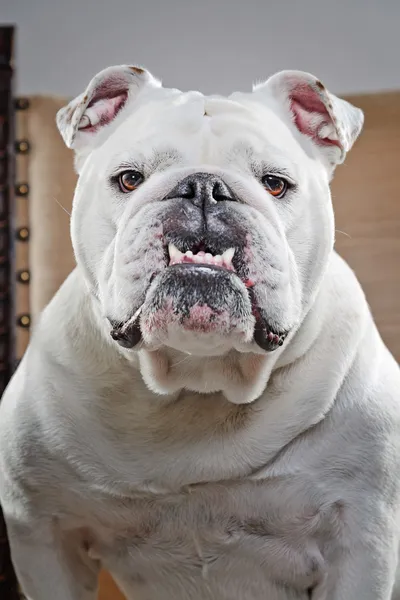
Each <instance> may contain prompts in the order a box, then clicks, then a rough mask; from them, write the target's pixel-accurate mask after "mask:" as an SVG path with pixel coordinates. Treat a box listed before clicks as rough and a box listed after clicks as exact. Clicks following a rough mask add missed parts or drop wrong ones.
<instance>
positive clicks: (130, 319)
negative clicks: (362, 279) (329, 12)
mask: <svg viewBox="0 0 400 600" xmlns="http://www.w3.org/2000/svg"><path fill="white" fill-rule="evenodd" d="M58 124H59V127H60V130H61V132H62V134H63V136H64V139H65V140H66V142H67V144H68V145H69V146H70V147H73V148H74V149H75V150H76V164H77V169H78V172H79V175H80V177H79V182H78V186H77V189H76V195H75V199H74V207H73V214H72V239H73V244H74V249H75V253H76V257H77V261H78V264H79V266H80V267H81V269H83V271H84V273H85V275H86V279H87V281H88V282H89V285H90V288H91V290H92V292H93V294H94V295H95V296H96V297H97V299H98V301H99V303H100V306H101V311H102V314H103V316H104V317H105V318H106V319H108V321H109V323H110V331H111V335H112V336H113V338H114V339H115V341H116V343H119V344H120V345H122V346H125V347H130V348H143V347H145V348H147V349H151V350H153V349H157V348H160V347H164V346H169V347H172V348H175V349H177V350H180V351H183V352H186V353H189V354H197V355H203V356H213V355H214V356H215V355H222V354H224V353H227V352H228V351H229V350H231V349H236V350H237V351H239V352H255V353H266V352H271V351H277V352H281V351H282V350H283V349H284V346H285V343H288V342H287V341H285V340H287V337H288V335H289V334H290V333H291V332H292V331H294V330H295V329H296V328H297V327H298V326H299V324H300V323H301V321H302V318H303V317H304V315H305V313H306V311H307V309H308V307H309V306H310V302H311V301H312V299H313V297H314V296H315V294H316V292H317V290H318V287H319V285H320V282H321V279H322V277H323V274H324V271H325V268H326V265H327V262H328V260H329V256H330V253H331V251H332V247H333V238H334V221H333V213H332V206H331V200H330V192H329V180H330V178H331V176H332V173H333V169H334V166H335V165H336V164H337V163H338V162H341V161H342V160H343V157H344V155H345V153H346V151H347V150H348V149H349V148H350V147H351V145H352V143H353V141H354V140H355V138H356V136H357V135H358V133H359V131H360V129H361V125H362V113H361V111H359V110H358V109H355V108H354V107H352V106H351V105H349V104H347V103H346V102H344V101H342V100H339V99H338V98H336V97H334V96H332V95H331V94H329V93H328V92H327V90H326V89H325V88H324V87H323V86H322V84H321V83H320V82H319V81H318V80H316V79H315V78H314V77H312V76H310V75H307V74H305V73H298V72H283V73H280V74H278V75H275V76H274V77H272V78H271V79H270V80H268V81H267V82H266V83H265V84H262V85H260V86H258V87H256V88H255V90H254V91H253V92H252V93H249V94H244V93H236V94H233V95H232V96H231V97H230V98H227V99H226V98H220V97H204V96H203V95H201V94H200V93H197V92H189V93H181V92H179V91H178V90H170V89H165V88H162V87H161V85H160V84H159V82H157V81H156V80H155V79H153V77H152V76H151V75H150V74H149V73H148V72H146V71H143V70H141V69H138V68H136V67H113V68H111V69H107V70H105V71H103V72H102V73H100V74H99V75H98V76H97V77H96V78H95V79H94V80H93V81H92V82H91V83H90V85H89V87H88V89H87V90H86V92H85V93H84V94H83V95H82V96H80V97H78V98H77V99H76V100H74V101H73V102H71V103H70V105H68V106H67V107H66V108H64V109H62V111H60V113H59V115H58Z"/></svg>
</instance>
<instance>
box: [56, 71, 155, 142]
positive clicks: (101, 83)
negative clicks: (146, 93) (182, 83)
mask: <svg viewBox="0 0 400 600" xmlns="http://www.w3.org/2000/svg"><path fill="white" fill-rule="evenodd" d="M160 86H161V83H160V82H159V81H157V79H155V78H154V77H153V76H152V75H151V74H150V73H149V72H148V71H146V70H144V69H141V68H140V67H134V66H128V65H121V66H117V67H109V68H108V69H104V71H100V73H98V74H97V75H96V76H95V77H94V78H93V79H92V81H91V82H90V83H89V85H88V87H87V88H86V91H85V92H84V93H83V94H81V95H80V96H78V97H77V98H75V99H74V100H72V101H71V102H70V103H69V104H67V106H64V108H62V109H61V110H59V111H58V113H57V126H58V129H59V130H60V133H61V135H62V137H63V139H64V142H65V143H66V145H67V146H68V148H72V149H73V150H75V151H76V152H77V153H79V152H81V151H82V152H84V154H87V151H89V152H90V150H92V149H93V148H94V147H95V146H96V145H98V143H99V142H100V140H103V139H104V137H103V135H100V133H101V132H105V131H107V130H109V127H108V126H109V125H110V124H111V123H112V122H113V121H114V120H115V119H116V117H117V116H118V114H119V113H120V112H121V111H122V110H123V109H124V107H125V105H126V104H127V103H128V101H129V102H130V101H131V100H135V99H136V98H137V97H138V95H139V94H140V93H141V91H142V90H143V89H144V88H145V87H153V88H154V87H160Z"/></svg>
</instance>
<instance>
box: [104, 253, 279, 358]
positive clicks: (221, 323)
mask: <svg viewBox="0 0 400 600" xmlns="http://www.w3.org/2000/svg"><path fill="white" fill-rule="evenodd" d="M113 325H114V327H113V329H112V331H111V336H112V337H113V338H114V340H115V341H116V342H118V343H119V344H120V345H121V346H123V347H125V348H131V349H132V348H138V349H140V348H143V347H146V348H147V349H150V350H156V349H158V348H160V347H162V346H168V347H170V348H174V349H176V350H179V351H181V352H185V353H188V354H193V355H197V356H218V355H221V354H224V353H226V352H228V351H229V350H232V349H235V350H238V351H239V352H249V351H253V352H254V351H255V352H257V351H258V352H259V351H261V352H263V351H265V352H271V351H273V350H276V349H277V348H278V347H279V346H281V345H282V344H283V342H284V339H285V335H286V334H285V333H280V332H278V331H276V330H274V329H273V328H272V327H271V325H270V324H269V321H268V318H267V317H266V316H265V312H264V311H263V310H262V309H261V308H259V307H258V306H257V305H256V302H255V299H254V294H253V292H252V290H249V289H247V287H246V285H245V284H244V282H243V281H242V280H241V279H240V278H239V277H238V276H237V275H236V273H235V272H234V271H232V270H228V269H225V268H223V267H219V266H216V265H206V264H193V263H183V264H176V265H172V266H169V267H167V268H166V269H164V270H163V271H162V272H161V273H159V274H158V275H157V276H156V277H155V278H154V279H153V281H152V283H151V284H150V285H149V288H148V290H147V293H146V295H145V301H144V303H143V305H142V306H140V307H139V308H138V309H137V310H136V312H135V313H134V314H133V316H132V317H131V318H129V319H128V320H127V321H125V322H122V323H113Z"/></svg>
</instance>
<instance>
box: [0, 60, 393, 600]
mask: <svg viewBox="0 0 400 600" xmlns="http://www.w3.org/2000/svg"><path fill="white" fill-rule="evenodd" d="M127 69H128V68H127V67H123V68H122V72H120V71H119V70H118V69H117V71H116V73H117V75H118V77H119V79H118V78H117V79H118V82H120V80H124V78H125V77H126V76H127V73H128V80H127V81H128V82H127V86H128V88H129V86H133V87H132V88H129V89H128V92H129V95H128V102H127V104H126V105H125V106H124V107H123V108H122V109H121V110H120V112H119V113H118V114H117V115H116V116H115V118H114V119H113V120H112V121H111V122H110V123H108V124H107V125H106V126H104V127H103V128H100V130H98V131H95V132H93V133H90V132H85V130H79V125H80V124H81V127H82V123H83V125H86V124H87V120H86V119H90V118H92V119H93V115H92V117H90V115H91V113H90V114H89V115H87V114H85V110H86V106H87V104H88V102H89V101H90V100H88V99H87V96H88V94H87V93H86V94H84V95H83V96H82V98H81V99H79V100H78V101H75V102H74V103H72V105H71V106H72V107H70V109H68V108H67V109H64V112H63V113H62V114H61V115H60V116H59V124H60V127H61V129H62V132H63V134H64V136H65V139H66V140H67V142H68V143H69V145H71V146H73V147H74V148H75V149H76V151H77V166H78V169H79V172H80V178H79V182H78V186H77V189H76V195H75V199H74V208H73V216H72V240H73V244H74V249H75V253H76V257H77V262H78V267H77V269H76V270H75V271H74V272H73V273H72V274H71V275H70V276H69V278H68V279H67V280H66V282H65V283H64V285H63V286H62V287H61V289H60V290H59V292H58V293H57V294H56V296H55V297H54V299H53V300H52V302H51V303H50V305H49V306H48V307H47V308H46V309H45V311H44V313H43V315H42V317H41V319H40V322H39V323H38V325H37V328H36V330H35V332H34V334H33V336H32V341H31V343H30V346H29V348H28V351H27V352H26V355H25V357H24V359H23V361H22V363H21V365H20V367H19V369H18V371H17V373H16V374H15V376H14V377H13V379H12V381H11V383H10V385H9V387H8V389H7V391H6V393H5V395H4V398H3V401H2V405H1V410H0V498H1V504H2V507H3V510H4V514H5V518H6V521H7V526H8V532H9V536H10V542H11V549H12V556H13V560H14V564H15V567H16V570H17V573H18V577H19V579H20V582H21V584H22V587H23V590H24V592H25V594H26V595H27V596H28V598H29V599H30V600H54V598H57V600H94V598H95V597H96V586H97V574H98V570H99V567H100V565H103V566H104V567H106V568H108V569H109V570H110V571H111V572H112V573H113V575H114V576H115V578H116V579H117V581H118V582H119V583H120V585H121V587H122V589H124V590H125V592H126V594H127V597H128V598H132V599H135V600H146V599H150V598H151V599H152V600H183V599H196V600H206V599H208V600H212V599H213V600H223V599H226V600H228V599H229V600H233V599H235V600H242V599H246V600H261V599H263V600H267V599H268V600H306V599H307V598H310V597H312V599H313V600H328V599H329V600H389V599H390V598H391V594H392V588H393V585H394V581H395V571H396V567H397V549H398V539H399V529H398V523H399V505H400V504H399V499H400V489H399V477H398V469H399V461H400V459H399V457H400V448H399V442H400V434H399V424H400V423H399V421H400V406H399V389H400V374H399V368H398V365H397V364H396V362H395V361H394V359H393V358H392V356H391V355H390V353H389V352H388V350H387V349H386V348H385V346H384V344H383V342H382V340H381V338H380V336H379V334H378V332H377V330H376V328H375V325H374V323H373V320H372V317H371V314H370V312H369V309H368V306H367V303H366V300H365V298H364V295H363V293H362V291H361V289H360V286H359V284H358V282H357V280H356V278H355V276H354V274H353V273H352V272H351V270H350V269H349V268H348V266H347V265H346V264H345V263H344V262H343V261H342V260H341V259H340V258H339V257H338V256H337V255H336V254H335V253H334V251H333V232H334V221H333V213H332V207H331V202H330V193H329V179H330V177H331V175H332V169H333V161H334V160H335V161H336V162H339V161H340V160H342V158H343V153H344V152H346V151H347V150H349V149H350V147H351V144H352V143H353V141H354V138H355V136H356V135H357V134H358V132H359V129H360V127H361V121H362V118H361V115H359V114H358V113H357V111H355V109H354V108H352V107H351V109H350V108H347V106H348V105H346V104H341V102H342V101H340V100H339V99H337V98H333V97H332V96H331V95H330V98H331V100H332V98H333V101H332V106H333V107H334V109H335V110H334V115H333V116H334V118H333V120H332V122H331V121H329V122H328V123H326V124H324V125H323V127H324V128H325V129H319V130H318V131H319V133H321V131H322V134H321V135H323V136H324V135H325V134H327V132H328V134H329V136H330V138H332V139H334V140H342V141H341V142H340V143H341V146H340V148H339V150H340V152H338V153H336V150H335V149H333V151H332V148H330V147H329V148H328V149H327V147H323V148H322V147H320V146H319V145H318V144H316V143H314V141H312V140H310V139H308V138H307V137H306V136H305V135H304V134H301V133H299V132H298V131H297V129H296V127H295V124H294V123H293V120H292V117H291V114H290V106H289V105H288V103H287V102H286V96H285V93H286V92H287V85H288V83H287V82H288V81H289V82H290V85H291V86H293V85H297V83H296V82H298V81H300V82H301V84H302V85H303V84H304V81H305V80H306V81H309V77H310V76H308V75H307V76H306V75H305V74H296V73H295V74H293V72H291V73H290V74H289V75H287V74H286V75H285V74H281V75H278V76H275V78H273V79H272V81H271V82H270V83H268V82H267V83H266V84H264V85H263V86H262V87H261V88H257V89H256V91H255V92H254V93H253V94H235V95H234V96H232V98H231V99H222V98H204V97H203V96H202V95H201V94H199V93H197V92H191V93H189V94H182V93H180V92H178V91H177V90H166V89H164V88H161V87H159V85H158V83H157V82H155V80H153V79H152V78H151V77H150V76H147V75H143V74H142V73H141V72H139V73H136V72H135V71H134V70H133V71H132V70H130V71H129V69H128V70H127ZM111 73H112V74H114V73H115V71H114V70H112V71H111ZM132 73H134V75H135V76H134V78H133V79H134V81H133V83H132V82H131V78H132ZM100 75H101V76H98V79H97V80H96V81H101V82H103V81H104V77H106V76H107V77H108V75H107V73H106V75H104V74H103V75H104V77H103V75H102V74H100ZM136 75H137V77H136ZM113 76H114V75H113ZM96 81H95V83H93V82H92V83H91V84H90V86H89V88H88V89H89V90H90V93H94V90H95V89H96V85H97V83H96ZM313 81H315V79H313V80H312V81H311V85H314V83H313ZM285 90H286V92H285ZM282 94H283V96H282ZM89 96H90V94H89ZM83 98H86V100H85V102H86V104H85V102H84V103H83V105H82V99H83ZM101 102H103V100H101ZM105 104H107V102H105ZM77 107H78V108H77ZM99 107H100V108H99ZM97 108H98V109H99V110H103V104H100V105H98V106H97ZM68 110H69V112H68ZM77 110H78V111H79V112H78V113H76V111H77ZM88 110H91V107H89V108H88ZM106 110H109V107H106ZM332 110H333V109H332ZM82 119H83V121H82ZM317 121H318V123H317V125H318V127H319V126H320V125H321V122H320V119H319V120H317ZM99 122H101V121H100V120H98V115H97V113H96V124H97V123H99ZM311 122H314V121H313V120H312V119H311ZM328 134H327V135H328ZM154 150H159V152H160V154H159V156H158V159H157V160H158V162H154V160H153V162H152V158H153V159H154V156H153V154H154ZM327 152H328V154H327ZM327 156H328V157H329V158H328V159H327ZM129 159H131V160H134V161H135V163H136V164H139V165H142V167H141V168H143V170H144V172H145V174H146V176H147V178H148V179H147V181H146V182H145V183H144V184H143V186H142V187H141V188H138V190H137V191H136V192H134V193H133V194H132V195H130V196H125V197H121V196H120V195H118V194H116V193H115V192H113V191H112V190H111V188H110V186H109V185H107V182H108V179H107V178H108V176H109V173H110V172H111V171H112V169H113V168H114V166H115V165H118V163H119V162H120V161H126V160H129ZM261 159H262V160H266V161H269V162H270V163H274V165H273V166H280V167H281V168H285V170H287V171H289V172H290V173H291V174H292V176H293V178H294V179H295V181H296V184H297V191H296V193H295V195H294V196H292V197H291V200H288V201H287V202H286V201H282V202H279V201H275V200H273V199H272V198H270V197H269V196H268V194H267V193H266V192H265V190H264V189H263V188H262V186H261V185H260V183H259V181H258V180H257V176H256V174H255V173H254V172H252V170H251V167H250V163H251V164H253V165H254V164H256V163H257V161H260V160H261ZM197 171H201V172H206V173H215V174H217V175H219V176H221V177H222V178H223V179H224V181H226V182H227V184H228V185H230V187H231V188H232V189H233V190H234V191H235V193H236V194H238V196H239V197H240V198H242V199H243V204H241V205H240V206H237V207H236V208H235V209H234V210H235V211H238V212H237V213H235V214H239V215H240V218H241V219H242V220H243V223H245V224H246V226H247V225H248V227H249V233H251V234H252V235H253V241H254V243H253V246H252V251H253V257H252V259H251V260H252V268H253V270H254V273H255V274H256V275H258V276H260V277H261V275H262V276H264V275H265V276H266V277H269V280H268V281H269V282H275V284H276V285H278V287H279V286H280V287H279V293H276V294H275V295H274V294H273V293H272V291H271V293H270V294H265V293H264V292H263V291H262V290H261V291H260V302H265V303H266V306H267V307H268V311H269V314H271V315H273V318H274V321H275V322H279V323H280V324H281V325H282V327H285V328H286V329H290V334H289V336H288V339H287V340H286V342H285V343H284V345H283V346H282V347H281V348H279V349H278V350H276V351H274V352H272V353H265V352H262V351H261V350H260V349H259V348H258V347H257V346H256V345H255V344H254V342H249V341H247V340H244V338H240V336H238V335H237V334H236V333H235V330H233V331H232V334H231V335H230V336H222V335H221V336H220V337H218V335H215V334H214V337H213V338H210V336H208V335H204V336H202V335H201V334H198V335H197V334H193V335H192V336H191V335H189V334H185V336H182V335H181V333H180V329H179V326H177V327H178V328H177V329H173V330H172V333H171V334H168V333H167V334H165V336H164V337H161V332H160V337H158V338H157V337H154V338H152V337H151V335H150V333H149V335H148V338H146V339H147V341H146V343H145V344H143V345H141V346H140V348H139V350H138V351H135V350H134V351H132V350H126V349H122V348H120V347H119V346H118V345H117V344H116V343H115V342H114V341H113V340H112V339H111V337H110V335H109V333H110V325H109V322H108V321H107V319H106V317H112V318H114V319H117V320H121V321H123V320H124V319H127V318H129V317H130V316H131V315H132V314H133V312H132V311H133V309H137V308H138V305H141V304H143V302H144V303H145V304H146V298H147V296H146V297H144V296H143V294H144V287H145V284H146V282H147V278H148V277H149V276H150V275H151V273H152V272H153V271H154V269H155V268H157V264H158V263H157V260H158V258H157V257H158V256H159V254H157V253H158V252H159V250H160V248H159V247H158V246H157V243H156V241H155V242H154V245H153V246H151V248H150V247H148V249H147V251H146V253H144V254H143V253H141V252H140V248H144V247H146V248H147V246H146V244H147V243H148V239H149V237H151V236H154V240H157V239H160V238H159V237H157V233H160V231H162V215H163V214H164V210H165V206H167V205H166V204H165V203H164V204H163V202H162V198H164V196H165V195H166V194H167V193H168V192H169V191H170V190H171V189H172V188H173V187H174V185H176V183H177V182H178V181H180V180H181V179H182V178H183V177H185V176H187V175H188V174H190V173H196V172H197ZM157 223H159V225H157ZM135 244H136V246H135ZM132 248H135V251H134V252H133V253H132ZM260 257H262V258H260ZM274 257H278V258H279V257H281V258H282V261H283V263H282V264H284V265H285V270H284V272H283V273H280V274H279V273H275V272H274V271H273V269H272V268H271V266H270V260H271V264H272V262H273V260H274ZM274 277H275V278H276V281H275V280H274ZM238 286H239V284H238ZM239 288H240V286H239ZM239 288H238V293H242V292H241V291H240V289H239ZM271 289H272V288H271ZM144 313H146V310H145V311H144ZM249 323H250V321H249ZM251 323H253V322H252V321H251ZM177 340H178V341H177ZM179 344H185V351H182V348H181V349H180V348H179ZM210 344H212V347H210V346H209V345H210ZM309 589H312V592H310V593H309V592H308V591H307V590H309Z"/></svg>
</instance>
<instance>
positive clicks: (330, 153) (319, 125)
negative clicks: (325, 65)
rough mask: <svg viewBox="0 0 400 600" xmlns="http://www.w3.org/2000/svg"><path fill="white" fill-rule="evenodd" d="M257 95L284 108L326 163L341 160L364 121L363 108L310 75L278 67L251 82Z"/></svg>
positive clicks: (334, 164)
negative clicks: (261, 80)
mask: <svg viewBox="0 0 400 600" xmlns="http://www.w3.org/2000/svg"><path fill="white" fill-rule="evenodd" d="M253 93H254V94H255V95H256V96H258V97H259V98H260V99H261V98H262V97H264V98H266V96H269V97H271V96H272V97H273V98H274V99H275V100H276V101H277V102H278V103H279V104H280V105H281V106H282V107H283V109H284V110H285V111H286V113H287V114H288V116H289V118H290V120H291V121H292V123H293V124H294V125H295V127H296V128H297V129H298V131H299V132H300V133H301V134H303V135H305V136H307V137H308V138H309V139H311V141H312V142H314V144H316V146H317V147H318V149H319V150H320V151H321V158H322V160H323V161H324V162H325V163H326V165H327V167H328V168H329V169H330V170H332V171H333V169H334V167H335V166H336V165H337V164H339V163H341V162H343V160H344V158H345V156H346V153H347V152H348V151H349V150H350V148H351V147H352V145H353V143H354V142H355V140H356V139H357V137H358V135H359V133H360V131H361V129H362V126H363V122H364V115H363V112H362V111H361V110H360V109H359V108H356V107H355V106H352V105H351V104H349V103H348V102H346V101H345V100H341V99H340V98H338V97H337V96H334V95H333V94H331V93H330V92H328V90H327V89H326V87H325V86H324V85H323V84H322V83H321V82H320V81H319V80H318V79H317V78H316V77H314V76H313V75H310V74H309V73H304V72H303V71H281V72H280V73H277V74H276V75H273V76H272V77H271V78H270V79H268V80H267V81H266V82H265V83H261V84H258V85H256V86H254V88H253Z"/></svg>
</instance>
